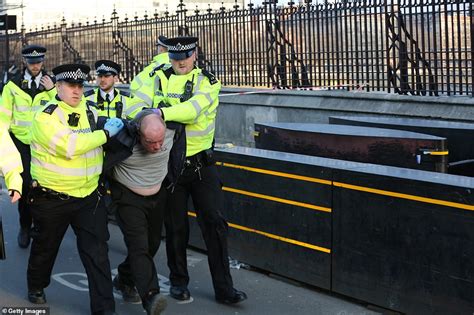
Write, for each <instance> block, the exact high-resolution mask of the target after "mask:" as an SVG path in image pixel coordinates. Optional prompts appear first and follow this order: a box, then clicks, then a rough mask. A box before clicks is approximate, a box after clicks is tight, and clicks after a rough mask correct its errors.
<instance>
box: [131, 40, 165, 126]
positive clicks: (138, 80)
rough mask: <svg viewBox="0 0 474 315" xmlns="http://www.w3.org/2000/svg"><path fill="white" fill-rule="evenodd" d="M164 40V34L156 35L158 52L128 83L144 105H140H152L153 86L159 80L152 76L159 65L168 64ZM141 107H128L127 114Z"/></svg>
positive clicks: (133, 93)
mask: <svg viewBox="0 0 474 315" xmlns="http://www.w3.org/2000/svg"><path fill="white" fill-rule="evenodd" d="M166 40H167V38H166V37H165V36H163V35H160V36H158V40H157V41H156V48H157V50H158V54H157V55H156V56H154V57H153V61H152V62H151V63H150V64H149V65H148V66H146V67H145V68H144V69H143V70H142V71H141V72H140V73H138V74H137V75H136V76H135V77H134V78H133V80H132V82H131V83H130V91H131V93H132V95H133V96H134V97H138V98H140V99H141V100H142V101H143V103H144V106H142V107H151V106H152V105H153V96H154V93H155V86H158V84H159V82H155V81H156V80H157V79H158V77H154V72H156V71H157V70H158V69H160V68H161V67H169V66H170V64H169V63H170V60H169V57H168V48H167V47H166V44H165V42H166ZM152 77H154V79H152ZM142 107H139V106H135V108H130V109H129V110H128V115H129V116H131V117H134V116H135V114H136V113H137V112H139V111H140V110H141V108H142Z"/></svg>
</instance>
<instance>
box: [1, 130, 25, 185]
mask: <svg viewBox="0 0 474 315" xmlns="http://www.w3.org/2000/svg"><path fill="white" fill-rule="evenodd" d="M22 172H23V166H22V165H21V156H20V152H18V150H17V148H16V146H15V144H14V143H13V141H12V139H11V138H10V135H9V133H8V130H7V129H5V128H0V173H1V174H2V175H3V176H4V177H5V184H6V185H7V188H8V189H12V190H17V191H18V192H20V194H21V185H22V183H23V180H22V179H21V175H20V174H21V173H22Z"/></svg>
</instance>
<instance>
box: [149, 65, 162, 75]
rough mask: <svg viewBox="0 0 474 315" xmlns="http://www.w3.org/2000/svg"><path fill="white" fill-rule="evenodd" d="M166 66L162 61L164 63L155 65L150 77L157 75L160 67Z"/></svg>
mask: <svg viewBox="0 0 474 315" xmlns="http://www.w3.org/2000/svg"><path fill="white" fill-rule="evenodd" d="M164 66H165V64H164V63H162V64H161V65H159V66H158V67H155V68H154V69H153V70H152V71H151V72H150V74H149V76H150V78H151V77H152V76H154V75H155V73H156V71H158V70H160V69H161V68H163V67H164Z"/></svg>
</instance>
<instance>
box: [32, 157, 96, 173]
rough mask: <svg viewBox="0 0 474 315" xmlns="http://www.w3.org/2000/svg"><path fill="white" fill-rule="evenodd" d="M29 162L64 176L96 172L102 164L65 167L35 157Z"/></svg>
mask: <svg viewBox="0 0 474 315" xmlns="http://www.w3.org/2000/svg"><path fill="white" fill-rule="evenodd" d="M31 163H32V164H35V165H37V166H39V167H41V168H44V169H46V170H48V171H50V172H53V173H57V174H60V175H66V176H82V177H85V176H88V175H92V174H98V173H100V172H101V171H102V165H95V166H91V167H88V168H66V167H61V166H58V165H54V164H51V163H47V162H44V161H40V160H38V159H37V158H36V157H31Z"/></svg>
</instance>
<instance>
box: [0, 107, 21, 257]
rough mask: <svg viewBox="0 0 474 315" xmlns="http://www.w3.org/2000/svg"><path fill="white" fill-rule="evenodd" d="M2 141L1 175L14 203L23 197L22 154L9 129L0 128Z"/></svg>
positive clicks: (0, 244) (0, 241)
mask: <svg viewBox="0 0 474 315" xmlns="http://www.w3.org/2000/svg"><path fill="white" fill-rule="evenodd" d="M0 101H1V100H0ZM0 143H1V145H0V176H4V177H5V183H6V185H7V189H8V194H9V195H10V198H11V202H12V203H14V202H16V201H18V199H20V197H21V186H22V182H23V180H22V178H21V172H23V167H22V165H21V156H20V153H19V152H18V150H17V148H16V147H15V144H14V143H13V141H12V139H11V138H10V135H9V134H8V130H7V129H5V128H0ZM0 188H1V185H0ZM5 258H6V254H5V241H4V238H3V225H2V217H1V214H0V259H5Z"/></svg>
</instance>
